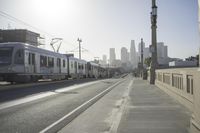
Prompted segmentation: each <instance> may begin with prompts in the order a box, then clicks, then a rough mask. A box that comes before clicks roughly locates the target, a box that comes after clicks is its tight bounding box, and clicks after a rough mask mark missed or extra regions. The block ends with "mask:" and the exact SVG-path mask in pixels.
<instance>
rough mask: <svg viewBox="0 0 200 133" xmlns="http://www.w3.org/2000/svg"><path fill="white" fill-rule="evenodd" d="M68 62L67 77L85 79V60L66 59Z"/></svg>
mask: <svg viewBox="0 0 200 133" xmlns="http://www.w3.org/2000/svg"><path fill="white" fill-rule="evenodd" d="M68 62H69V76H70V77H71V78H73V79H75V78H86V68H87V67H86V64H87V62H86V61H85V60H80V59H78V58H75V57H68Z"/></svg>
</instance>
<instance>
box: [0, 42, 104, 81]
mask: <svg viewBox="0 0 200 133" xmlns="http://www.w3.org/2000/svg"><path fill="white" fill-rule="evenodd" d="M105 76H106V70H105V68H102V67H100V66H99V64H96V63H94V62H86V61H85V60H80V59H78V58H75V57H68V56H67V55H64V54H59V53H56V52H52V51H49V50H45V49H41V48H38V47H35V46H32V45H28V44H26V43H20V42H9V43H0V81H8V82H31V81H37V80H39V79H52V80H62V79H67V78H68V77H71V78H88V77H90V78H99V77H105Z"/></svg>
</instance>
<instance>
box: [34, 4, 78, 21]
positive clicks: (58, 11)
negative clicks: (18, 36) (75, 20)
mask: <svg viewBox="0 0 200 133" xmlns="http://www.w3.org/2000/svg"><path fill="white" fill-rule="evenodd" d="M32 3H33V4H32V6H33V8H34V11H35V12H36V14H42V15H43V16H44V15H45V16H46V17H51V18H55V17H56V18H60V17H62V16H66V15H67V16H69V15H71V13H72V11H73V10H74V5H75V4H74V2H73V0H32Z"/></svg>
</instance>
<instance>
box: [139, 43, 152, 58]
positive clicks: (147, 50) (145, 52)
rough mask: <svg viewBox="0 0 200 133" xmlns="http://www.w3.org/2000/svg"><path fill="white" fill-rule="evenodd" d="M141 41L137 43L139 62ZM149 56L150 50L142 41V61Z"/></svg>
mask: <svg viewBox="0 0 200 133" xmlns="http://www.w3.org/2000/svg"><path fill="white" fill-rule="evenodd" d="M141 45H142V44H141V43H139V44H138V59H139V62H141ZM148 57H150V51H149V48H148V47H145V43H143V62H144V61H145V59H146V58H148Z"/></svg>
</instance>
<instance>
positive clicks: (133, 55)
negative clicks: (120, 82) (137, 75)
mask: <svg viewBox="0 0 200 133" xmlns="http://www.w3.org/2000/svg"><path fill="white" fill-rule="evenodd" d="M130 62H131V64H132V67H133V68H136V67H137V58H136V50H135V41H134V40H131V48H130Z"/></svg>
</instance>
